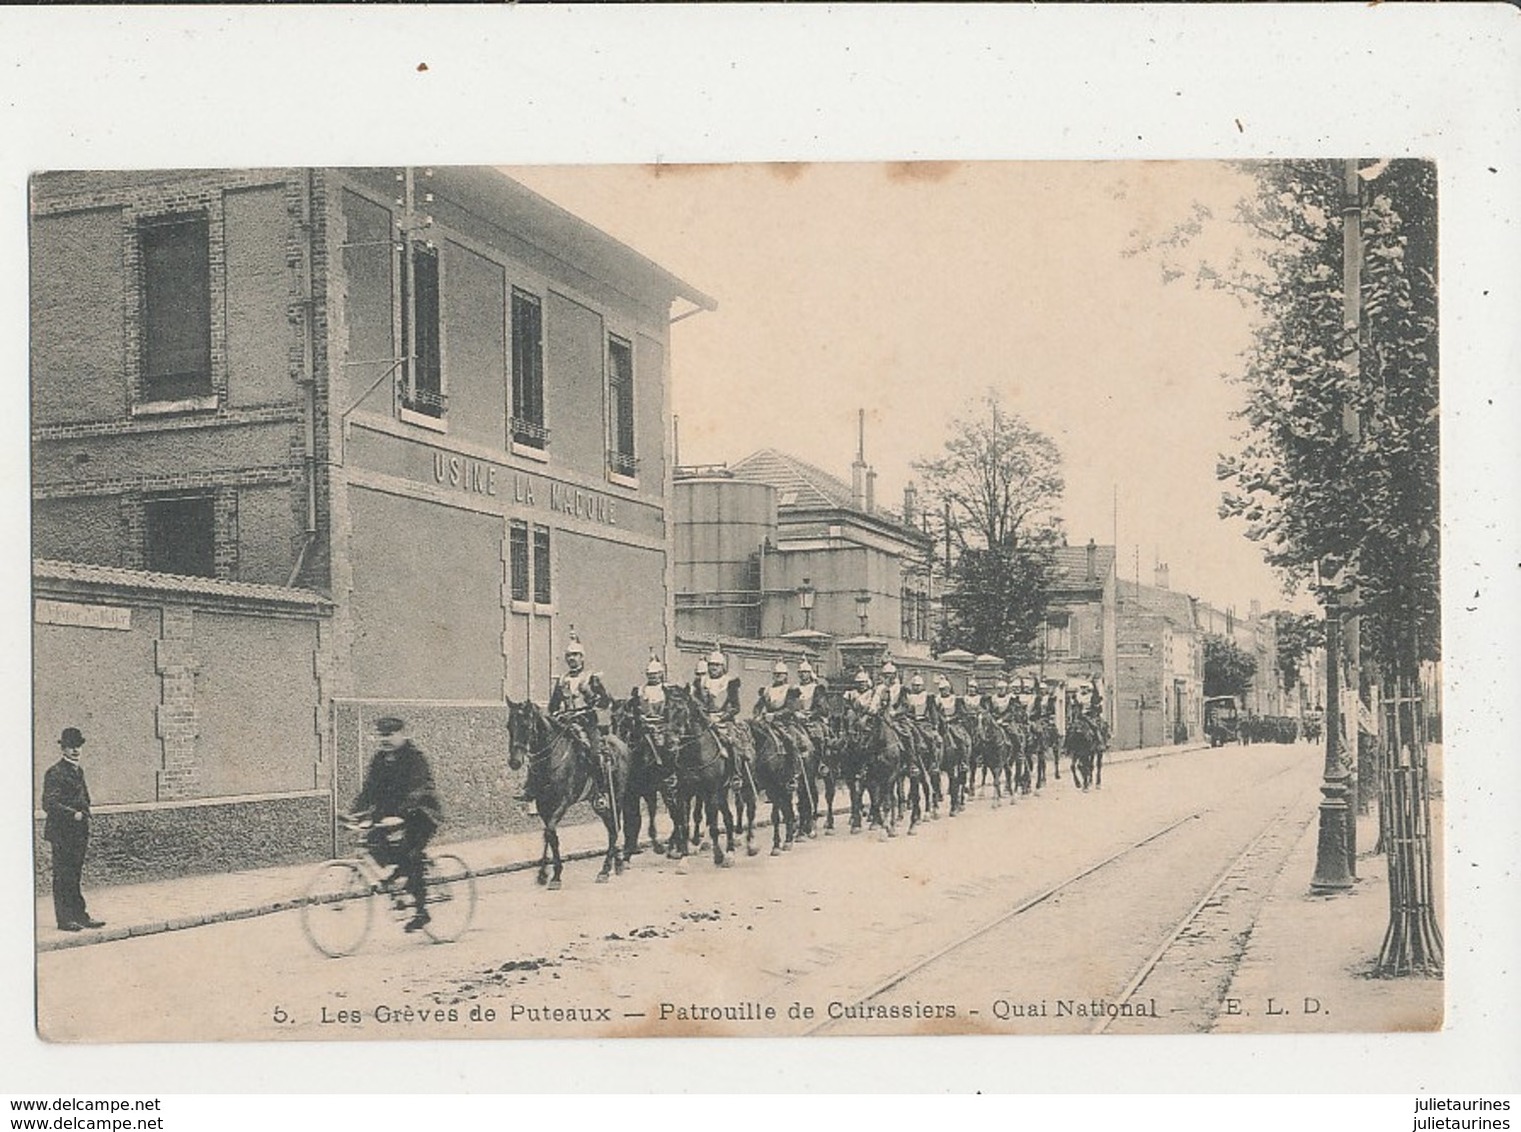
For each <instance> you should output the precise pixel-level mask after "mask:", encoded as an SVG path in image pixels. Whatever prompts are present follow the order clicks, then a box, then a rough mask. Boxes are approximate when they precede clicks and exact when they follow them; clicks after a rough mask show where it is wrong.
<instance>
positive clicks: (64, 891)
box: [42, 727, 105, 932]
mask: <svg viewBox="0 0 1521 1132" xmlns="http://www.w3.org/2000/svg"><path fill="white" fill-rule="evenodd" d="M58 745H59V746H60V747H62V748H63V758H61V759H59V760H58V761H57V762H56V763H54V764H53V765H52V766H50V767H48V769H47V773H46V774H45V775H43V776H42V810H43V813H44V814H46V815H47V816H46V820H45V821H44V822H43V826H42V836H43V837H44V838H45V839H46V840H47V841H48V842H50V843H51V844H52V846H53V914H54V916H56V917H57V918H58V930H59V931H65V932H77V931H82V930H84V929H85V928H103V927H105V921H104V920H97V919H94V918H93V917H91V915H90V913H89V912H88V911H87V910H86V909H85V900H84V894H83V893H82V892H80V890H79V877H80V874H81V873H82V872H83V871H84V862H85V849H86V848H87V847H88V846H89V844H90V788H89V787H88V786H86V785H85V776H84V768H83V767H81V766H80V765H79V752H80V749H81V748H83V747H84V735H83V734H81V733H80V730H79V728H77V727H66V728H64V730H63V736H62V737H61V738H60V739H59V740H58Z"/></svg>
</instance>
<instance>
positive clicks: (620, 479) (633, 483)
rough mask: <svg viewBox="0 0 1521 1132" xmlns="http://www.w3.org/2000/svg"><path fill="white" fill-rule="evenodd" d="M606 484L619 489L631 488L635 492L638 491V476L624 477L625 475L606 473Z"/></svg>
mask: <svg viewBox="0 0 1521 1132" xmlns="http://www.w3.org/2000/svg"><path fill="white" fill-rule="evenodd" d="M607 482H608V483H615V484H617V485H618V486H619V487H631V488H633V489H634V490H636V491H637V490H638V489H639V477H638V476H625V475H623V474H622V473H620V472H608V473H607Z"/></svg>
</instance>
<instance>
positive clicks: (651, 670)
mask: <svg viewBox="0 0 1521 1132" xmlns="http://www.w3.org/2000/svg"><path fill="white" fill-rule="evenodd" d="M644 674H645V675H646V676H664V675H665V665H663V664H661V663H660V658H659V657H658V656H652V657H650V662H649V663H648V664H646V665H645V666H644Z"/></svg>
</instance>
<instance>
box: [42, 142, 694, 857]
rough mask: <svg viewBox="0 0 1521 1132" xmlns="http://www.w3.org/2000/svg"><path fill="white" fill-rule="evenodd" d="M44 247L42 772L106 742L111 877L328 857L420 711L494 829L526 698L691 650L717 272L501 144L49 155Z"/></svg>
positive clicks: (456, 816) (483, 820)
mask: <svg viewBox="0 0 1521 1132" xmlns="http://www.w3.org/2000/svg"><path fill="white" fill-rule="evenodd" d="M31 237H32V265H31V283H32V327H31V330H32V373H31V391H32V393H31V396H32V421H31V426H32V450H33V482H32V500H33V524H32V539H33V556H34V560H35V566H34V587H35V591H36V611H35V617H34V621H35V686H36V697H35V699H36V711H35V723H34V726H35V732H34V737H35V749H36V751H37V753H38V757H37V760H36V762H37V773H38V775H39V780H40V774H41V771H42V769H43V768H44V767H45V766H46V764H47V763H48V762H50V761H51V753H52V751H54V750H55V749H56V742H55V741H56V737H57V735H58V733H59V731H60V730H61V728H62V727H63V726H69V725H75V726H80V727H81V728H83V729H84V730H85V731H86V733H87V735H88V736H89V748H88V749H89V755H90V766H91V774H92V783H94V784H96V791H95V793H96V801H97V803H98V804H99V808H100V810H101V819H100V822H99V830H98V833H97V839H98V840H99V841H100V843H101V845H102V849H101V852H100V853H98V854H97V858H98V860H99V861H100V862H102V865H101V866H100V867H114V868H115V869H116V872H117V873H118V874H119V875H154V874H162V873H164V872H166V871H177V870H186V871H188V870H193V869H197V868H214V867H221V866H223V865H227V864H229V861H228V860H227V858H228V856H229V854H231V855H233V856H236V857H237V861H236V863H237V864H242V865H253V864H261V863H266V862H268V861H271V860H277V859H289V858H292V857H300V856H307V855H310V854H311V853H312V852H315V851H316V850H317V849H319V848H321V846H322V845H323V844H324V843H326V844H330V843H331V840H332V828H331V814H332V809H333V807H334V805H335V804H336V805H343V804H346V798H347V795H348V793H349V792H350V791H351V790H352V788H353V787H354V786H355V785H356V784H357V776H358V773H359V770H360V768H361V766H362V762H363V758H364V755H365V753H366V747H367V744H368V740H367V739H366V738H365V725H366V720H368V719H370V718H372V717H373V715H374V714H376V713H379V712H381V711H386V710H391V709H393V708H400V709H403V710H404V711H405V712H406V713H407V714H408V715H409V717H410V718H412V720H413V721H414V729H415V730H417V731H418V733H419V738H420V741H421V743H422V745H423V746H424V748H425V749H427V750H429V751H430V753H431V754H432V755H433V757H434V762H435V769H436V770H437V771H438V773H439V776H440V779H441V783H442V786H443V789H444V792H445V795H446V797H445V804H446V807H448V808H449V810H450V817H451V825H452V826H453V827H454V828H455V829H456V830H459V831H461V832H463V831H467V830H469V829H472V828H481V829H486V828H493V827H495V826H497V825H498V824H499V823H501V822H507V821H509V820H510V819H511V818H512V817H513V814H512V813H511V812H510V811H511V807H510V806H508V805H507V803H506V800H505V798H504V794H505V792H506V788H505V787H504V786H503V784H502V783H501V781H500V780H501V777H502V776H501V773H500V770H499V768H498V767H497V766H496V765H495V763H496V762H499V761H500V756H501V755H502V753H503V751H502V746H501V738H502V734H501V733H502V719H503V712H502V706H501V705H502V699H503V697H504V695H510V696H513V697H515V698H516V697H523V696H527V695H533V696H534V697H535V698H540V699H542V698H544V697H547V695H548V691H549V683H550V679H551V675H552V672H553V670H554V667H555V665H556V662H557V658H558V657H559V655H560V653H561V652H562V651H563V648H564V645H565V643H566V641H567V637H568V633H569V631H570V628H571V626H572V625H573V626H574V627H575V629H576V631H577V633H578V635H579V636H580V637H581V638H582V639H583V641H584V642H585V643H586V646H587V648H588V651H589V653H590V654H591V657H592V663H593V665H594V666H595V667H598V668H601V669H603V670H604V671H605V672H606V675H607V677H608V679H609V681H610V682H611V683H613V684H618V683H623V682H631V681H633V680H634V679H636V678H637V676H638V673H639V672H640V671H641V670H642V666H643V659H644V657H645V656H646V655H647V649H648V648H649V647H652V646H653V647H659V648H666V647H668V646H669V645H670V644H671V642H672V638H673V635H674V615H673V612H672V606H671V597H670V594H671V589H672V587H671V570H672V564H671V561H670V557H669V555H668V552H667V548H668V546H669V529H668V528H669V516H668V508H667V500H668V498H669V484H670V469H669V467H668V464H667V459H666V421H667V419H668V392H667V385H668V360H667V359H668V352H669V322H670V318H671V312H672V306H673V304H675V303H685V304H692V305H693V306H695V307H697V308H711V307H712V306H713V303H712V301H711V300H710V299H708V298H707V297H706V296H705V295H702V294H701V293H700V292H698V291H696V290H694V289H693V288H691V287H690V286H688V285H687V284H685V283H683V282H681V281H680V280H678V279H676V278H675V277H674V276H672V275H670V274H669V273H668V272H666V271H664V270H663V269H661V268H660V267H658V266H657V265H655V264H653V263H651V262H650V261H649V260H647V259H645V258H644V257H643V256H641V255H639V254H638V253H636V252H634V251H633V250H631V249H629V248H627V247H625V246H623V245H622V244H619V243H618V242H617V241H615V240H613V239H612V238H610V237H608V236H606V235H605V234H603V233H601V232H599V231H597V230H596V229H594V228H592V227H591V226H590V225H587V224H585V223H584V222H582V221H580V220H578V219H577V218H575V217H573V216H571V215H569V214H567V213H565V212H564V211H562V210H561V209H559V208H557V207H556V206H554V205H552V204H550V203H549V202H548V201H545V200H543V199H542V198H540V197H538V196H537V195H535V194H533V193H531V192H529V191H528V190H527V189H525V188H523V187H522V186H520V185H518V184H517V183H515V182H513V181H511V180H509V179H508V178H506V177H504V176H502V175H500V174H498V173H496V172H493V171H488V170H479V169H447V168H444V169H432V170H423V169H269V170H233V171H227V170H222V171H163V172H78V173H75V172H61V173H49V174H42V175H39V176H37V177H35V178H34V179H33V182H32V186H31ZM276 747H278V752H276V751H275V750H274V748H276ZM229 807H231V810H229ZM232 811H236V813H237V814H238V816H239V822H238V823H237V824H238V825H239V826H242V827H246V828H247V830H248V832H246V833H244V834H242V835H240V836H237V837H234V838H233V839H232V843H231V844H232V848H231V849H229V850H223V851H221V852H220V853H211V852H209V851H208V850H207V848H206V846H205V844H204V842H205V840H206V838H205V837H204V831H205V830H206V829H208V828H213V827H214V826H215V825H216V821H217V817H216V815H219V814H223V813H226V812H232ZM292 815H294V816H292ZM281 823H284V825H283V826H282V824H281ZM276 829H279V830H282V832H281V833H280V834H279V836H272V835H271V834H270V831H271V830H276ZM143 830H149V831H151V832H152V835H153V841H152V848H149V849H143V850H141V851H133V852H125V853H118V852H116V850H115V849H114V848H113V846H119V845H120V844H122V843H124V839H125V840H130V839H131V838H132V837H136V836H138V834H137V833H135V832H134V831H143ZM111 862H115V863H116V864H115V865H114V866H112V865H111V864H110V863H111Z"/></svg>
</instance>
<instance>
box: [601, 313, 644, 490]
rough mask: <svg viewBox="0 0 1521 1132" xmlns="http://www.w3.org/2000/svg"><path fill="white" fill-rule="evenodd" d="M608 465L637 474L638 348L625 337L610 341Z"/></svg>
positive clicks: (623, 473)
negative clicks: (636, 350) (635, 401)
mask: <svg viewBox="0 0 1521 1132" xmlns="http://www.w3.org/2000/svg"><path fill="white" fill-rule="evenodd" d="M607 413H608V422H607V423H608V450H607V466H608V469H609V470H610V471H612V472H613V473H614V474H616V475H620V476H630V477H632V476H634V475H636V474H637V473H638V471H639V461H638V460H637V459H636V458H635V456H634V350H633V347H632V346H630V345H629V344H628V343H627V342H625V341H624V340H623V339H622V338H618V337H616V336H609V337H608V340H607Z"/></svg>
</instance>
